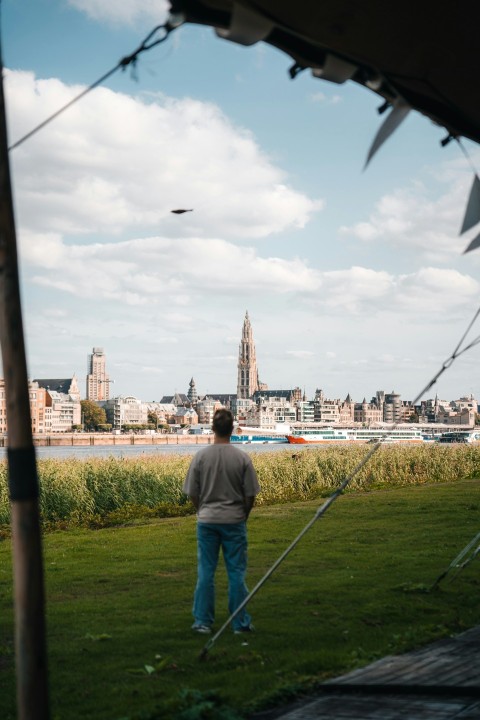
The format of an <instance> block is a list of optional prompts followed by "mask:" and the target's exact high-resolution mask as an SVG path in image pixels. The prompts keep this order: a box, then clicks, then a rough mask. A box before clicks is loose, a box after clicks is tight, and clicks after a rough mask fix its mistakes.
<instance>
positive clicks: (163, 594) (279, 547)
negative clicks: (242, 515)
mask: <svg viewBox="0 0 480 720" xmlns="http://www.w3.org/2000/svg"><path fill="white" fill-rule="evenodd" d="M321 502H322V501H321V500H320V499H317V500H308V501H304V502H296V503H290V504H283V505H265V506H261V507H257V508H255V509H254V511H253V514H252V516H251V519H250V521H249V534H250V556H249V585H250V586H251V587H253V585H254V584H255V583H256V582H257V581H258V580H259V579H260V578H261V577H262V576H263V575H264V573H265V572H266V570H267V569H268V568H269V567H270V565H271V564H272V563H273V562H274V561H275V560H276V558H277V557H278V556H279V555H280V554H281V552H282V551H283V550H284V549H285V548H286V547H287V545H288V544H289V543H290V542H291V541H292V539H293V538H294V537H295V536H296V535H297V534H298V532H299V531H300V530H301V529H302V528H303V526H304V525H305V524H306V523H307V522H308V521H309V520H310V519H311V517H312V515H313V513H314V512H315V509H316V508H317V507H318V505H319V504H320V503H321ZM479 518H480V481H479V480H476V479H468V480H459V481H456V482H448V483H436V484H432V485H418V486H403V487H394V488H391V489H380V490H375V491H372V492H352V493H350V494H348V495H345V496H343V497H341V498H339V499H338V500H337V502H336V503H335V504H334V505H333V506H332V507H331V508H330V510H329V511H328V513H327V514H326V515H325V516H324V517H323V518H322V519H321V520H319V521H318V523H316V524H315V525H314V526H313V528H312V529H311V531H310V532H309V533H308V534H307V535H306V536H305V537H304V538H303V540H302V541H301V542H300V544H299V545H298V546H297V548H296V549H295V550H294V552H293V553H292V554H291V555H290V556H289V557H288V558H287V559H286V560H285V562H284V563H283V564H282V565H281V566H280V568H279V569H278V570H277V572H276V573H275V574H274V575H273V577H272V578H271V579H270V580H269V581H268V582H267V583H266V585H265V586H264V587H263V588H262V589H261V591H260V592H259V593H258V595H257V596H256V597H255V598H254V599H253V600H252V602H251V605H250V611H251V613H252V616H253V621H254V624H255V627H256V633H255V634H254V635H252V636H248V638H247V640H246V641H245V638H244V637H243V636H240V637H239V636H234V635H233V634H232V633H231V632H229V631H228V632H226V633H225V634H224V635H223V636H222V637H221V638H220V639H219V640H218V642H217V644H216V645H215V646H214V648H213V649H212V650H211V651H210V653H209V656H208V660H207V661H206V662H203V663H201V662H199V660H198V654H199V652H200V650H201V648H202V647H203V645H204V643H205V641H206V639H207V638H205V636H198V635H195V634H194V633H192V631H191V630H190V625H191V622H192V618H191V604H192V593H193V588H194V584H195V575H196V558H195V552H196V550H195V518H194V517H192V516H187V517H179V518H167V519H158V518H157V519H145V520H138V521H136V522H132V523H130V524H128V525H124V526H117V527H109V528H103V529H99V530H89V529H82V528H73V529H69V530H58V531H55V532H51V533H48V534H47V535H46V536H45V538H44V555H45V574H46V595H47V624H48V655H49V674H50V696H51V706H52V718H53V719H54V720H73V719H79V718H89V719H91V720H107V719H108V720H119V719H120V718H129V719H131V720H133V718H137V720H140V719H142V720H147V719H149V720H152V719H153V718H158V719H159V718H162V720H163V719H166V720H168V718H176V719H178V720H197V719H200V718H214V719H215V718H216V719H217V720H220V719H225V720H227V719H232V718H234V717H235V711H236V712H237V713H238V714H237V717H246V716H248V714H249V713H252V712H253V711H254V710H258V709H260V708H264V707H268V706H270V705H275V704H281V703H282V702H286V701H287V700H288V699H289V698H291V697H292V696H294V695H295V694H296V693H299V692H301V691H303V692H308V690H309V689H311V688H314V686H315V683H318V682H320V681H322V680H324V679H326V678H328V677H333V676H337V675H339V674H341V673H343V672H345V671H347V670H350V669H352V668H354V667H358V666H360V665H363V664H367V663H369V662H371V661H373V660H374V659H377V658H379V657H382V656H385V655H387V654H391V653H399V652H402V651H405V650H407V649H410V648H413V647H417V646H420V645H422V644H425V643H427V642H429V641H431V640H433V639H435V638H439V637H442V636H444V635H447V634H449V633H456V632H460V631H462V630H464V629H466V628H468V627H471V626H473V625H476V624H478V623H479V622H480V607H479V603H478V595H479V584H480V561H479V560H478V558H477V559H476V560H474V561H473V562H472V563H471V564H470V565H469V566H468V567H467V568H465V569H464V570H463V571H462V572H461V573H460V574H459V575H458V576H457V577H456V578H455V579H454V580H453V581H451V582H447V581H444V582H443V583H442V584H441V586H440V589H439V590H437V591H435V592H428V588H429V587H430V585H431V583H432V582H433V581H434V580H435V579H436V577H437V576H438V575H439V574H440V572H441V571H442V570H444V569H445V567H446V566H447V565H448V564H449V563H450V561H451V560H452V559H453V558H454V557H455V556H456V555H457V554H458V552H459V551H460V550H461V549H462V548H463V547H464V546H465V545H466V544H467V542H469V541H470V540H471V539H472V538H473V537H474V536H475V534H476V533H477V532H478V531H479ZM11 572H12V570H11V545H10V540H9V539H8V538H7V539H5V540H3V541H2V542H0V717H1V718H2V720H13V718H15V715H16V713H15V689H14V667H13V666H14V657H13V612H12V599H11V598H12V590H11ZM217 596H218V599H217V605H218V607H217V618H218V620H217V626H219V625H220V624H222V623H223V622H224V620H225V619H226V617H227V609H226V580H225V572H224V569H223V567H219V572H218V593H217ZM247 642H248V644H246V643H247ZM189 690H191V691H192V692H190V693H189V692H188V691H189ZM193 691H196V692H193ZM212 691H214V693H215V695H214V696H212V697H213V699H212V698H210V699H209V697H210V696H209V693H210V692H212ZM222 703H224V705H222Z"/></svg>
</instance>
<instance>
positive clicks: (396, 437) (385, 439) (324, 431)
mask: <svg viewBox="0 0 480 720" xmlns="http://www.w3.org/2000/svg"><path fill="white" fill-rule="evenodd" d="M287 440H288V442H289V443H293V444H296V445H303V444H305V443H312V444H317V445H318V444H331V443H336V444H339V443H352V442H362V443H367V442H369V443H376V442H382V443H385V444H391V443H422V442H423V436H422V433H421V432H420V430H417V429H416V428H401V427H399V428H332V427H326V428H294V429H293V430H292V432H291V433H290V434H289V435H287Z"/></svg>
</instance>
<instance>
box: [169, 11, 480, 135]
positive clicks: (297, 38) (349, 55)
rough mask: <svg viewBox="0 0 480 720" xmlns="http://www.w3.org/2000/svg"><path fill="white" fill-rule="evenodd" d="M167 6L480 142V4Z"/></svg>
mask: <svg viewBox="0 0 480 720" xmlns="http://www.w3.org/2000/svg"><path fill="white" fill-rule="evenodd" d="M171 5H172V13H174V14H183V15H184V17H185V20H186V22H191V23H199V24H203V25H210V26H212V27H214V28H216V29H218V34H219V35H221V36H222V37H226V38H229V39H231V40H234V41H236V42H240V43H242V44H245V45H249V44H253V43H254V42H257V41H258V40H264V41H265V42H267V43H269V44H271V45H273V46H275V47H277V48H279V49H280V50H283V51H284V52H285V53H287V54H288V55H290V56H291V58H292V59H293V61H294V67H293V68H292V77H293V76H294V75H295V73H296V72H298V71H300V70H303V69H305V68H310V69H312V70H313V71H314V75H315V76H316V77H320V78H324V79H327V80H331V81H333V82H344V81H346V80H352V81H354V82H357V83H360V84H361V85H364V86H365V87H367V88H369V89H370V90H371V91H373V92H376V93H377V94H378V95H379V96H381V97H382V98H384V99H385V100H386V101H388V103H391V104H398V102H402V103H403V104H405V105H409V106H410V107H412V108H414V109H415V110H417V111H419V112H421V113H423V114H424V115H426V116H427V117H429V118H430V119H431V120H433V121H434V122H435V123H437V124H438V125H441V126H443V127H444V128H445V129H446V131H447V136H452V137H461V136H463V137H466V138H469V139H471V140H473V141H474V142H480V102H478V87H479V82H478V76H479V70H480V54H479V53H478V50H477V35H478V27H479V26H480V3H478V2H472V1H471V0H470V1H469V0H467V1H466V2H464V3H461V4H456V5H453V6H452V5H450V6H442V5H441V4H440V3H438V0H437V1H436V2H432V0H423V1H422V0H420V1H418V0H417V2H412V0H404V1H403V2H401V3H400V2H385V0H364V2H359V1H358V0H322V1H321V2H314V1H312V0H296V1H295V2H287V0H252V2H248V1H247V0H240V1H239V2H232V0H172V3H171Z"/></svg>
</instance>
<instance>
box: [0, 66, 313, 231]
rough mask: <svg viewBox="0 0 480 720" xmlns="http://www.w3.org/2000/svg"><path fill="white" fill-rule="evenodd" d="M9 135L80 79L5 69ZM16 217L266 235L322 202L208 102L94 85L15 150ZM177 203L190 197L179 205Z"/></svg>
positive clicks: (72, 226) (58, 223) (40, 222)
mask: <svg viewBox="0 0 480 720" xmlns="http://www.w3.org/2000/svg"><path fill="white" fill-rule="evenodd" d="M6 90H7V96H8V107H9V127H10V128H11V129H13V130H12V131H11V132H10V137H11V140H12V143H13V142H15V140H16V139H18V138H19V137H21V136H22V135H23V134H24V133H26V132H27V131H29V130H30V129H31V127H32V125H35V123H36V122H38V121H41V120H43V119H44V118H45V117H48V116H49V115H50V114H51V113H52V112H54V111H56V110H57V109H58V108H59V107H61V106H62V105H64V104H65V102H67V101H68V100H70V99H71V98H72V97H74V96H75V95H76V94H77V93H78V92H79V91H80V90H81V88H80V87H69V86H67V85H64V84H63V83H61V82H60V81H59V80H55V79H48V80H39V79H36V78H35V77H34V75H33V74H32V73H29V72H16V71H15V72H12V71H10V72H8V73H7V79H6ZM11 157H12V162H13V172H14V181H15V190H16V199H17V205H18V215H19V220H20V224H21V225H22V226H23V227H24V228H27V229H31V230H33V229H34V230H35V232H36V233H43V234H45V235H50V236H52V237H53V236H55V234H58V233H61V234H69V235H83V236H85V237H88V235H92V234H102V235H103V236H105V235H110V236H112V235H121V234H123V235H124V236H125V235H126V234H127V233H128V234H130V236H131V235H137V236H139V235H145V234H158V232H159V231H160V230H161V232H162V233H164V234H165V235H169V236H179V235H183V236H210V237H211V236H221V237H235V238H237V239H241V238H250V239H253V238H262V237H266V236H268V235H271V234H272V233H277V232H280V231H283V230H285V229H288V228H294V227H297V228H301V227H304V226H305V225H306V223H307V222H308V220H309V218H310V216H311V215H312V213H314V212H315V211H317V210H319V209H321V207H322V206H323V202H322V201H321V200H318V199H317V200H313V199H310V198H308V197H307V196H306V195H304V194H302V193H300V192H297V191H295V190H294V189H293V188H292V187H291V186H290V185H289V184H288V178H287V177H286V174H285V173H284V172H283V171H282V170H281V169H280V168H278V167H276V166H275V165H273V163H272V162H271V161H270V160H269V158H268V157H267V156H266V155H265V154H264V153H263V152H262V151H261V149H260V147H259V146H258V144H257V142H256V141H255V139H254V137H253V136H252V134H251V133H250V132H249V131H247V130H245V129H243V128H240V127H237V126H235V125H233V124H232V123H231V122H230V121H229V120H228V118H227V117H226V116H225V115H224V114H223V113H222V112H221V110H220V109H219V108H218V107H217V106H216V105H213V104H212V103H207V102H201V101H198V100H192V99H190V98H183V99H180V100H177V99H173V98H167V97H161V96H158V95H157V96H154V97H152V96H149V98H148V100H147V99H146V98H143V99H142V98H140V97H137V98H133V97H129V96H126V95H123V94H121V93H115V92H113V91H111V90H108V89H106V88H97V89H96V90H94V91H93V92H91V93H90V94H89V95H87V96H86V97H85V98H84V99H83V100H82V101H81V102H80V103H78V104H76V105H75V106H73V107H72V108H70V109H69V110H67V111H66V112H65V113H64V114H63V115H62V116H61V117H59V118H57V119H56V120H55V121H54V122H53V123H51V124H50V125H48V126H47V127H46V128H44V129H43V130H41V131H40V132H39V133H38V134H37V135H36V136H35V137H32V138H31V139H30V140H29V141H28V142H26V143H25V144H24V145H22V146H20V147H18V148H17V149H15V150H14V151H13V152H12V154H11ZM178 207H187V208H193V210H194V212H192V213H188V214H185V215H172V213H171V210H173V209H176V208H178Z"/></svg>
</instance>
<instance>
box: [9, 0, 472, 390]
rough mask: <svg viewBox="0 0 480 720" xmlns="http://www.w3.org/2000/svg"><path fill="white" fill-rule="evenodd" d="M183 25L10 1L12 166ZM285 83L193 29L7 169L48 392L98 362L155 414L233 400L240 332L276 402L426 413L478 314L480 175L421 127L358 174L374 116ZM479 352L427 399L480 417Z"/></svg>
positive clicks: (80, 3) (124, 8) (134, 4)
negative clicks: (343, 403)
mask: <svg viewBox="0 0 480 720" xmlns="http://www.w3.org/2000/svg"><path fill="white" fill-rule="evenodd" d="M166 14H167V3H166V2H163V0H123V2H122V3H118V2H114V1H113V0H3V3H2V37H3V62H4V66H5V68H6V70H5V78H4V86H5V94H6V103H7V120H8V133H9V142H10V144H13V143H15V142H16V141H17V140H18V139H19V138H21V137H22V136H23V135H24V134H26V133H27V132H28V131H30V130H31V129H32V128H33V127H35V126H36V125H37V124H38V123H40V122H41V121H42V120H44V119H45V118H46V117H48V116H49V115H50V114H51V113H53V112H55V111H56V110H57V109H59V108H60V107H61V106H62V105H64V104H65V103H66V102H68V101H69V100H70V99H71V98H73V97H74V96H75V95H76V94H78V93H79V92H80V91H81V90H82V89H83V88H85V87H86V86H88V85H89V84H91V83H92V82H94V81H96V80H97V79H98V78H100V77H101V76H102V75H104V74H105V73H106V72H107V71H109V70H110V69H111V68H113V67H115V65H116V64H117V62H118V61H119V60H120V59H121V58H122V57H124V56H125V55H128V54H130V53H131V52H132V51H133V50H134V49H136V48H137V46H138V45H139V44H140V42H141V41H142V40H143V38H144V37H145V36H146V35H147V34H148V33H149V32H150V30H152V29H153V28H154V27H155V26H156V25H158V24H159V23H161V22H163V21H164V20H165V18H166ZM291 64H292V61H291V59H290V58H289V57H288V56H286V55H285V54H282V53H281V52H279V51H278V50H276V49H274V48H270V47H268V46H267V45H265V44H263V43H258V44H256V45H254V46H252V47H248V48H246V47H242V46H239V45H236V44H234V43H231V42H229V41H227V40H223V39H220V38H218V37H217V36H216V35H215V33H214V31H213V29H212V28H206V27H200V26H194V25H189V26H183V27H181V28H179V29H177V30H176V31H175V32H174V33H172V34H171V35H170V36H169V37H168V39H167V40H166V42H165V43H163V44H161V45H158V46H157V47H155V48H153V49H151V50H150V51H149V52H148V53H144V54H143V55H142V56H141V57H140V58H139V60H138V63H137V65H136V67H135V69H134V71H132V70H131V69H129V68H128V69H126V70H125V71H123V72H122V71H119V72H117V73H115V74H114V75H113V76H112V77H110V78H109V79H108V80H107V81H106V82H105V83H104V84H103V85H102V86H100V87H98V88H96V89H95V90H93V91H92V92H91V93H89V94H88V95H87V96H85V98H83V99H82V100H81V101H80V102H78V103H77V104H75V105H74V106H72V107H71V108H70V109H68V110H67V111H66V112H65V113H64V114H62V115H61V116H60V117H58V118H57V119H56V120H54V121H53V122H52V123H51V124H49V125H48V126H47V127H45V128H44V129H42V130H41V131H39V132H38V134H36V135H35V136H33V137H32V138H30V139H29V140H27V141H26V142H25V143H24V144H22V145H21V146H19V147H18V148H16V149H13V150H12V151H11V153H10V162H11V172H12V181H13V194H14V203H15V217H16V225H17V237H18V244H19V253H20V267H21V284H22V302H23V312H24V325H25V335H26V345H27V363H28V371H29V376H30V377H31V378H54V377H55V378H64V377H71V376H72V375H73V374H74V373H75V374H76V376H77V378H78V380H79V385H80V389H81V392H83V393H85V376H86V372H87V356H88V354H89V353H90V352H91V351H92V348H93V347H94V346H95V347H103V348H104V351H105V353H106V356H107V370H108V372H109V374H110V378H111V379H112V380H114V383H115V384H114V385H112V389H111V393H112V394H113V395H120V394H122V395H134V396H135V397H137V398H138V399H140V400H144V401H152V400H159V399H160V398H161V397H162V396H163V395H171V394H173V393H174V392H175V391H176V392H184V393H186V392H187V390H188V384H189V381H190V379H191V378H192V377H193V378H194V380H195V383H196V387H197V391H198V393H199V394H206V393H215V392H217V393H235V392H236V383H237V358H238V347H239V343H240V338H241V329H242V324H243V319H244V316H245V312H246V311H247V310H248V313H249V316H250V319H251V322H252V327H253V334H254V340H255V345H256V352H257V362H258V367H259V374H260V379H261V381H262V382H266V383H267V384H268V386H269V387H270V388H272V389H287V388H291V387H295V386H300V387H301V388H302V389H305V392H306V394H307V396H308V397H311V396H313V394H314V392H315V390H316V389H317V388H321V389H323V391H324V393H325V395H326V397H328V398H332V399H333V398H344V397H345V396H346V395H347V393H350V395H351V396H352V398H353V399H354V400H355V401H357V402H360V401H361V400H362V399H363V398H364V397H366V398H367V399H370V398H371V397H372V396H373V395H374V394H375V392H376V391H377V390H385V391H387V392H391V391H392V390H394V391H395V392H398V393H400V394H401V396H402V398H403V399H405V400H409V399H410V400H411V399H413V397H415V396H416V395H417V394H418V393H419V392H420V391H421V389H422V388H423V387H425V385H426V384H427V382H428V381H429V380H430V379H431V378H432V376H433V375H435V373H436V372H437V371H438V370H439V368H440V367H441V365H442V363H443V361H444V360H446V358H447V357H449V356H450V354H451V353H452V352H453V350H454V348H455V347H456V345H457V343H458V341H459V340H460V338H461V336H462V334H463V332H464V330H465V329H466V327H467V326H468V323H469V322H470V320H471V319H472V317H473V316H474V313H475V312H476V310H477V307H478V304H479V298H480V273H479V269H480V264H479V263H480V251H477V253H475V252H472V253H469V254H467V255H464V254H463V251H464V249H465V247H466V246H467V245H468V243H469V241H470V240H471V239H472V237H473V236H474V235H475V230H476V231H477V232H478V228H476V229H474V230H472V231H471V232H470V233H466V234H464V235H462V236H461V237H460V236H459V228H460V227H461V223H462V219H463V213H464V210H465V207H466V203H467V200H468V193H469V189H470V185H471V183H472V178H473V175H472V169H471V166H470V165H469V164H468V162H467V161H466V159H465V157H464V156H463V154H462V152H461V150H460V148H459V147H458V145H457V144H456V143H450V144H449V145H447V146H446V147H445V148H442V147H441V145H440V141H441V140H442V139H443V138H444V137H445V130H444V129H443V128H439V127H437V126H435V125H434V124H433V123H432V122H431V121H430V120H429V119H428V118H425V117H424V116H422V115H420V114H418V113H416V112H411V113H410V114H409V115H408V117H407V119H406V120H405V122H404V123H403V124H402V125H401V127H400V128H399V129H398V130H397V132H396V133H395V135H394V136H393V137H392V138H390V140H389V141H388V143H386V144H385V145H384V146H383V147H382V148H381V149H380V150H379V152H378V154H377V155H376V156H375V158H374V159H373V160H372V162H371V163H370V165H369V166H368V168H367V169H366V170H363V167H364V164H365V159H366V156H367V152H368V149H369V147H370V145H371V143H372V141H373V138H374V137H375V134H376V132H377V130H378V128H379V127H380V125H381V123H382V121H383V116H380V115H379V114H378V112H377V109H378V107H379V106H380V105H381V104H382V101H381V99H380V98H379V97H378V96H376V95H375V94H373V93H371V92H370V91H368V90H366V89H365V88H361V87H359V86H355V84H353V83H345V84H342V85H336V84H331V83H327V82H325V81H321V80H318V79H315V78H313V77H312V75H311V74H309V73H308V72H307V71H305V72H303V73H301V74H300V75H299V76H297V78H296V79H295V80H293V81H292V80H291V79H290V77H289V75H288V69H289V67H290V66H291ZM464 145H465V148H466V149H467V150H468V152H469V154H470V156H471V159H472V162H473V163H474V164H475V163H477V166H478V164H480V163H479V161H480V153H479V150H478V146H477V145H475V144H474V143H471V142H469V141H464ZM177 208H186V209H191V210H192V212H188V213H185V214H182V215H176V214H172V212H171V210H173V209H177ZM473 333H474V334H476V333H475V328H474V330H473ZM477 333H478V328H477ZM478 352H479V350H478V348H473V349H472V350H471V351H469V352H468V353H465V355H463V356H462V357H461V358H459V359H458V360H457V361H456V362H455V363H454V364H453V366H452V367H451V368H450V369H449V370H448V371H446V372H445V373H444V374H443V375H442V378H441V379H440V380H439V382H438V383H437V385H436V386H435V388H434V389H433V390H432V391H430V394H429V396H430V397H431V396H433V395H434V394H435V392H436V393H438V395H439V397H440V398H442V399H454V398H459V397H461V396H464V395H468V394H473V395H474V396H475V397H476V398H477V399H478V398H480V380H479V375H478V371H477V368H478ZM427 397H428V395H427Z"/></svg>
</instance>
